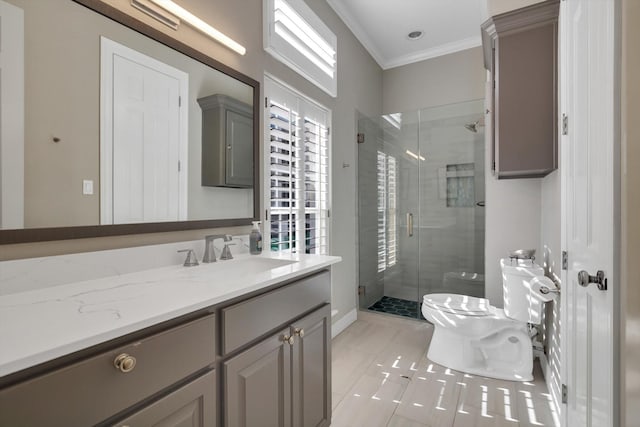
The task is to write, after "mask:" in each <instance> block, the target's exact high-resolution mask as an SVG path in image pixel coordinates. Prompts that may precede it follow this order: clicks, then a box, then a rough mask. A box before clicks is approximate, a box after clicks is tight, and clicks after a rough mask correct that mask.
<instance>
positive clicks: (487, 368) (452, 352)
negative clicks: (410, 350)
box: [427, 324, 533, 381]
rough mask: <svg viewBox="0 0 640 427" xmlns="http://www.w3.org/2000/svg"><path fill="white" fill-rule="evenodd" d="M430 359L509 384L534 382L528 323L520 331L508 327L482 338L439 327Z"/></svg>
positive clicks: (429, 354) (432, 343)
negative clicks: (527, 330) (510, 382)
mask: <svg viewBox="0 0 640 427" xmlns="http://www.w3.org/2000/svg"><path fill="white" fill-rule="evenodd" d="M427 357H428V358H429V360H431V361H433V362H435V363H437V364H439V365H442V366H446V367H447V368H451V369H455V370H456V371H461V372H466V373H469V374H474V375H479V376H483V377H489V378H496V379H500V380H509V381H531V380H533V349H532V346H531V339H530V338H529V335H528V334H527V333H526V324H522V327H521V328H514V327H506V328H503V329H501V330H498V331H496V332H493V333H491V334H489V335H487V336H485V337H483V338H480V339H474V338H470V337H469V336H464V335H461V334H459V333H456V332H455V329H454V328H447V327H440V326H437V325H436V326H435V328H434V331H433V336H432V338H431V344H430V345H429V351H428V352H427Z"/></svg>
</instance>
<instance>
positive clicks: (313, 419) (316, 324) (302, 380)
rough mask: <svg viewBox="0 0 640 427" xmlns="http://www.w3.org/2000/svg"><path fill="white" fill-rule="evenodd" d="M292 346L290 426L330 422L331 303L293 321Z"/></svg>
mask: <svg viewBox="0 0 640 427" xmlns="http://www.w3.org/2000/svg"><path fill="white" fill-rule="evenodd" d="M291 333H292V335H293V336H294V337H295V339H296V341H295V344H294V345H293V356H292V366H293V369H292V377H293V390H292V394H293V425H294V426H303V427H318V426H328V425H329V424H330V423H331V306H330V305H329V304H327V305H325V306H324V307H322V308H320V309H318V310H316V311H314V312H313V313H311V314H310V315H308V316H307V317H305V318H303V319H300V320H299V321H297V322H295V323H294V324H293V326H292V327H291Z"/></svg>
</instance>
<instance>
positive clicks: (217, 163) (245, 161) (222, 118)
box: [198, 95, 253, 188]
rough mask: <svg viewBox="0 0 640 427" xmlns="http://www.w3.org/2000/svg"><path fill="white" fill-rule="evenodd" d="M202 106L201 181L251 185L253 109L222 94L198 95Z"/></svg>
mask: <svg viewBox="0 0 640 427" xmlns="http://www.w3.org/2000/svg"><path fill="white" fill-rule="evenodd" d="M198 104H200V108H201V109H202V185H203V186H209V187H234V188H249V187H253V109H252V107H251V106H250V105H247V104H245V103H243V102H240V101H238V100H237V99H234V98H231V97H229V96H226V95H210V96H206V97H204V98H199V99H198Z"/></svg>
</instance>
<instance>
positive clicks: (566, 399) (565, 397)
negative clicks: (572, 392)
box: [562, 384, 569, 403]
mask: <svg viewBox="0 0 640 427" xmlns="http://www.w3.org/2000/svg"><path fill="white" fill-rule="evenodd" d="M562 403H569V391H568V390H567V385H566V384H562Z"/></svg>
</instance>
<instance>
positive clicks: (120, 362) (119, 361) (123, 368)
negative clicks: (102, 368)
mask: <svg viewBox="0 0 640 427" xmlns="http://www.w3.org/2000/svg"><path fill="white" fill-rule="evenodd" d="M113 365H114V366H115V367H116V369H118V370H119V371H120V372H122V373H124V374H126V373H127V372H131V371H133V368H135V367H136V358H135V357H133V356H130V355H128V354H127V353H122V354H120V355H118V356H116V358H115V359H114V361H113Z"/></svg>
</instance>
